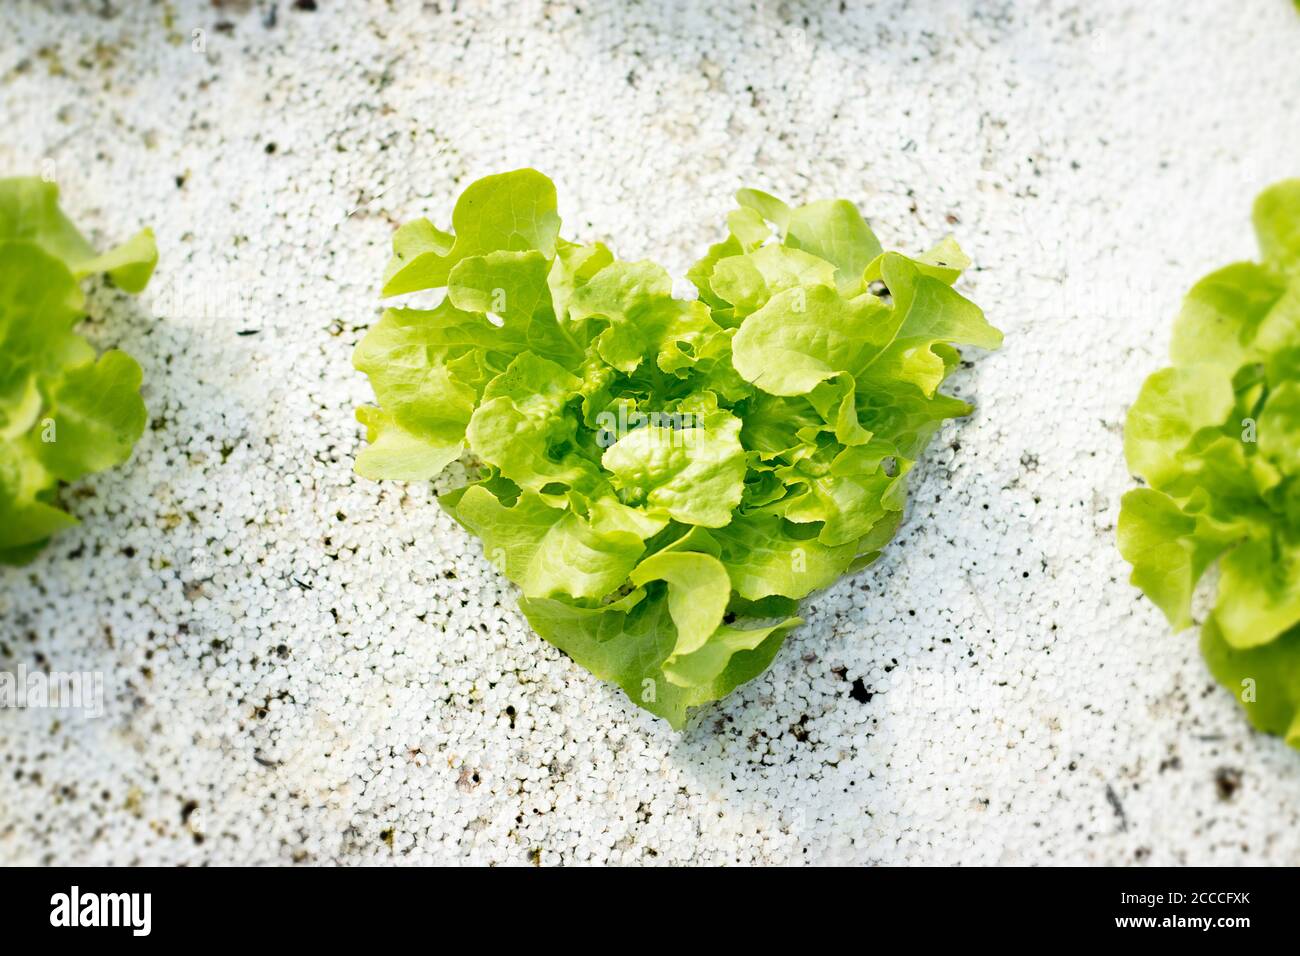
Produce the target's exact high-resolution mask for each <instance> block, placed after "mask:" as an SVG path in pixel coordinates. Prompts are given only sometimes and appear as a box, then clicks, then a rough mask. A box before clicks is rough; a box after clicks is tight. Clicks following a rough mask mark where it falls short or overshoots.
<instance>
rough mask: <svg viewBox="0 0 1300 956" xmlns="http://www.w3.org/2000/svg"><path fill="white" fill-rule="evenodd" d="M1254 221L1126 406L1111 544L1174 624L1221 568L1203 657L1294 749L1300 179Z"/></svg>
mask: <svg viewBox="0 0 1300 956" xmlns="http://www.w3.org/2000/svg"><path fill="white" fill-rule="evenodd" d="M1254 220H1255V230H1256V232H1257V233H1258V235H1259V244H1260V248H1261V249H1262V251H1263V255H1264V261H1263V262H1262V263H1251V262H1239V263H1236V264H1234V265H1230V266H1228V267H1226V268H1224V269H1220V270H1219V271H1218V272H1215V273H1213V274H1211V275H1209V276H1207V277H1206V278H1204V279H1202V280H1201V281H1200V282H1198V283H1197V284H1196V285H1195V286H1194V287H1193V288H1192V291H1191V292H1190V293H1188V295H1187V299H1186V301H1185V302H1184V303H1183V309H1182V312H1181V313H1180V314H1179V316H1178V320H1177V323H1176V325H1175V327H1174V338H1173V345H1172V348H1171V352H1172V356H1173V361H1174V365H1173V366H1172V367H1170V368H1166V369H1162V370H1160V371H1159V372H1156V373H1155V374H1154V375H1152V376H1151V377H1150V378H1148V379H1147V381H1146V384H1144V385H1143V386H1142V391H1141V393H1140V394H1139V395H1138V398H1137V401H1136V402H1135V403H1134V404H1133V407H1132V408H1131V409H1130V410H1129V415H1128V424H1127V426H1126V428H1125V430H1124V451H1125V454H1126V456H1127V458H1128V464H1129V468H1130V469H1131V470H1132V471H1133V472H1134V473H1135V474H1137V475H1140V476H1141V477H1142V478H1144V479H1145V480H1146V482H1147V484H1148V485H1149V487H1147V488H1140V489H1137V490H1135V491H1130V492H1129V493H1128V494H1126V495H1125V496H1124V501H1123V506H1122V508H1121V509H1120V516H1119V548H1120V552H1121V553H1122V554H1123V555H1124V557H1125V558H1126V559H1127V560H1128V561H1129V562H1130V563H1131V564H1132V565H1133V576H1132V581H1133V583H1134V584H1135V585H1137V586H1138V587H1140V588H1141V589H1142V590H1143V591H1144V592H1145V593H1146V595H1147V597H1149V598H1150V599H1151V600H1152V601H1153V602H1155V604H1156V605H1157V606H1159V607H1160V609H1161V610H1162V611H1164V613H1165V615H1166V616H1167V617H1168V618H1169V622H1170V623H1171V624H1172V625H1173V626H1174V627H1175V628H1179V629H1182V628H1186V627H1189V626H1191V624H1192V594H1193V591H1194V590H1195V588H1196V584H1197V581H1199V580H1200V578H1201V576H1202V575H1203V574H1204V573H1205V571H1206V570H1207V569H1208V568H1209V567H1210V566H1211V565H1213V564H1214V563H1215V562H1216V561H1217V562H1218V567H1219V583H1218V594H1217V598H1216V601H1215V605H1214V610H1213V612H1212V613H1211V614H1210V617H1209V618H1208V619H1207V620H1206V622H1205V624H1204V625H1203V627H1202V629H1201V648H1202V650H1203V651H1204V653H1205V658H1206V660H1207V661H1208V662H1209V665H1210V669H1211V670H1212V671H1213V672H1214V675H1215V676H1216V677H1217V678H1218V679H1219V680H1220V681H1222V682H1223V684H1224V685H1225V686H1227V687H1228V688H1229V689H1230V690H1232V691H1233V692H1234V693H1236V694H1237V696H1238V698H1239V699H1240V700H1241V701H1242V704H1243V706H1244V707H1245V708H1246V712H1247V714H1248V715H1249V717H1250V719H1251V721H1252V722H1253V723H1254V724H1255V726H1256V727H1258V728H1260V729H1261V730H1265V731H1268V732H1269V733H1274V734H1282V735H1284V736H1285V737H1286V739H1287V741H1288V742H1289V743H1290V744H1292V745H1293V746H1296V747H1300V180H1289V181H1287V182H1282V183H1279V184H1277V185H1276V186H1273V187H1271V188H1270V189H1268V190H1266V191H1265V192H1264V193H1263V194H1262V195H1261V196H1260V197H1259V199H1258V200H1256V202H1255V214H1254Z"/></svg>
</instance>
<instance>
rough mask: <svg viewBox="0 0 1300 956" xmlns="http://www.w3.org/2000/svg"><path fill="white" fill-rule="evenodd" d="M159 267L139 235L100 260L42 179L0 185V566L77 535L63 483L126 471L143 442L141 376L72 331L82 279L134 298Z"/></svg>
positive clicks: (124, 358)
mask: <svg viewBox="0 0 1300 956" xmlns="http://www.w3.org/2000/svg"><path fill="white" fill-rule="evenodd" d="M157 261H158V252H157V249H156V248H155V247H154V240H153V233H152V232H151V231H150V230H148V229H145V230H144V231H142V232H140V233H139V234H137V235H136V236H135V237H134V238H132V239H129V240H127V241H126V242H124V243H122V245H120V246H116V247H114V248H113V249H110V250H109V251H108V252H105V253H104V254H102V255H98V254H96V252H95V250H94V249H93V248H92V247H91V246H90V244H89V243H88V242H87V241H86V240H85V239H84V238H83V237H82V235H81V234H80V233H79V232H77V230H76V228H75V227H74V226H73V225H72V223H71V222H69V221H68V219H67V217H65V216H64V215H63V213H62V212H61V211H60V209H59V191H58V188H57V187H56V186H54V185H53V184H52V183H47V182H44V181H42V180H40V179H0V563H3V564H21V563H23V562H25V561H28V560H30V559H31V558H32V557H34V556H35V555H36V553H37V552H38V551H39V550H40V549H41V547H42V546H43V545H44V544H45V542H46V540H47V539H48V538H49V537H50V535H52V534H54V532H56V531H58V530H60V529H61V528H66V527H68V526H69V525H73V524H76V519H75V518H73V517H72V515H70V514H68V513H67V512H66V511H62V510H61V509H60V508H59V507H58V505H57V503H56V494H57V491H58V484H59V482H60V481H75V480H76V479H77V478H80V477H82V476H83V475H87V474H90V473H91V472H96V471H103V470H104V469H106V468H112V467H113V466H115V465H120V464H121V463H122V462H124V461H126V460H127V458H129V457H130V455H131V448H132V446H134V445H135V443H136V441H137V440H138V439H139V438H140V435H141V434H142V433H143V432H144V425H145V409H144V402H142V401H141V399H140V377H141V376H140V366H139V365H137V364H136V362H135V360H134V359H132V358H131V357H130V356H129V355H127V354H125V353H124V352H119V351H116V350H112V351H108V352H105V353H104V354H103V355H101V356H99V357H98V358H96V356H95V350H94V348H92V347H91V345H90V343H89V342H88V341H86V339H85V338H83V337H82V336H80V335H78V334H77V333H76V331H75V328H76V325H77V323H78V322H80V321H81V318H82V316H83V314H84V300H83V298H82V293H81V287H80V285H79V283H80V280H81V279H83V278H84V277H86V276H88V275H91V274H92V273H97V272H106V273H108V276H109V278H110V279H112V281H113V282H114V283H115V284H116V285H117V286H118V287H119V288H121V289H124V290H126V291H127V292H139V291H140V290H141V289H143V288H144V286H145V283H147V282H148V281H149V276H150V275H152V274H153V268H154V265H155V263H156V262H157Z"/></svg>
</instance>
